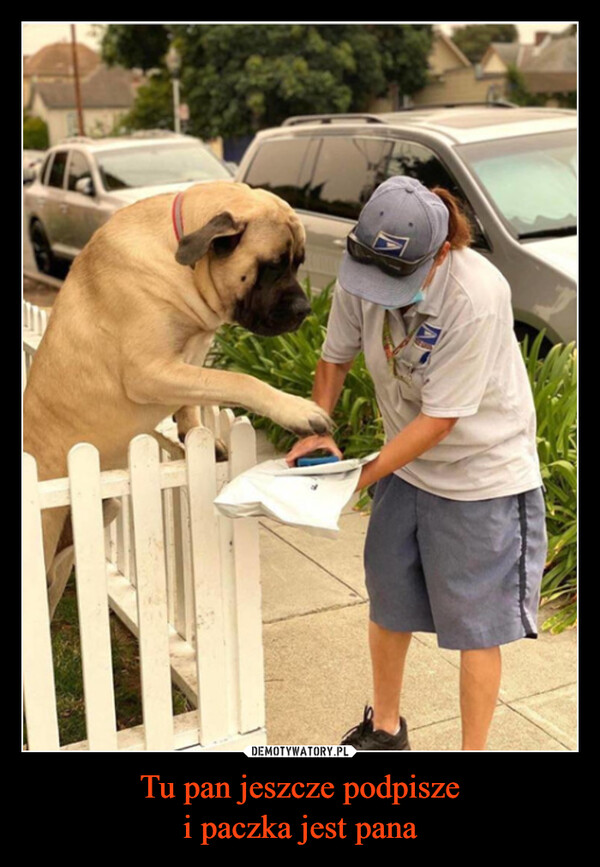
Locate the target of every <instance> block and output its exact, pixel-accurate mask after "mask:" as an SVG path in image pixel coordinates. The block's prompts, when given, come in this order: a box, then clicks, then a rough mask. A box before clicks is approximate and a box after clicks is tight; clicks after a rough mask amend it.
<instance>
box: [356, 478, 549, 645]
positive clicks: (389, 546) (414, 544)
mask: <svg viewBox="0 0 600 867" xmlns="http://www.w3.org/2000/svg"><path fill="white" fill-rule="evenodd" d="M546 552H547V538H546V521H545V508H544V497H543V492H542V489H541V488H536V489H535V490H532V491H527V492H526V493H523V494H514V495H512V496H509V497H496V498H494V499H490V500H474V501H473V500H472V501H468V502H467V501H464V500H449V499H446V498H445V497H438V496H435V495H434V494H429V493H427V492H426V491H422V490H420V489H419V488H416V487H414V486H413V485H409V484H408V483H407V482H405V481H404V480H403V479H401V478H399V476H397V475H395V474H391V475H389V476H386V477H385V478H384V479H381V480H380V481H379V482H378V483H377V488H376V491H375V498H374V500H373V509H372V512H371V518H370V521H369V529H368V532H367V538H366V542H365V554H364V557H365V572H366V582H367V590H368V592H369V600H370V605H371V608H370V617H371V620H373V621H374V622H375V623H377V624H378V625H379V626H382V627H383V628H384V629H389V630H392V631H394V632H435V633H437V638H438V645H439V646H440V647H445V648H448V649H452V650H472V649H476V648H480V647H496V646H497V645H500V644H506V643H508V642H509V641H515V640H516V639H518V638H537V611H538V603H539V596H540V583H541V580H542V574H543V571H544V563H545V560H546Z"/></svg>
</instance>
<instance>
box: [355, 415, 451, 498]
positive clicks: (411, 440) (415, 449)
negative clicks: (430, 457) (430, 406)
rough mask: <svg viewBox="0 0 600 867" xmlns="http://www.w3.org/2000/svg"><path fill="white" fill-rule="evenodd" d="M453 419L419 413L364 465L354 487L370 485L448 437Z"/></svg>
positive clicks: (358, 488) (359, 487)
mask: <svg viewBox="0 0 600 867" xmlns="http://www.w3.org/2000/svg"><path fill="white" fill-rule="evenodd" d="M457 421H458V419H457V418H433V417H431V416H428V415H425V414H424V413H420V414H419V415H418V416H417V417H416V418H415V419H413V421H411V422H410V424H407V425H406V427H405V428H404V429H403V430H401V431H400V433H399V434H396V436H395V437H394V438H393V439H391V440H390V441H389V442H388V443H386V444H385V445H384V446H383V448H382V449H381V451H380V452H379V454H378V456H377V457H376V458H375V459H374V460H372V461H369V463H368V464H365V465H364V467H363V468H362V470H361V474H360V477H359V479H358V484H357V485H356V490H360V489H361V488H366V487H368V486H369V485H372V484H373V483H374V482H377V481H379V479H382V478H383V477H384V476H387V475H389V474H390V473H393V472H394V471H395V470H398V469H400V467H403V466H404V465H405V464H408V463H410V462H411V461H414V459H415V458H418V457H419V455H422V454H423V452H426V451H428V450H429V449H431V448H433V446H436V445H437V444H438V443H440V442H441V441H442V440H443V439H445V437H447V436H448V434H449V433H450V431H451V430H452V428H453V427H454V425H455V424H456V422H457Z"/></svg>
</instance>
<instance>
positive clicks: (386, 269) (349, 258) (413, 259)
mask: <svg viewBox="0 0 600 867" xmlns="http://www.w3.org/2000/svg"><path fill="white" fill-rule="evenodd" d="M448 216H449V215H448V209H447V207H446V205H445V204H444V202H443V201H442V199H440V197H439V196H437V195H436V194H435V193H432V192H431V191H430V190H428V189H427V187H425V186H423V184H422V183H421V182H420V181H418V180H416V179H415V178H409V177H406V176H405V175H398V176H396V177H393V178H388V180H387V181H384V182H383V183H382V184H380V185H379V186H378V187H377V189H376V190H375V192H374V193H373V194H372V196H371V198H370V199H369V201H368V202H367V204H366V205H365V206H364V208H363V209H362V211H361V212H360V216H359V218H358V223H357V225H356V227H355V228H354V230H353V232H351V233H350V235H349V236H348V242H347V244H348V247H347V249H346V251H345V252H344V254H343V256H342V262H341V266H340V270H339V274H338V279H339V282H340V284H341V286H342V288H344V289H345V290H346V291H347V292H349V293H350V294H351V295H357V296H358V297H359V298H363V299H364V300H365V301H372V302H374V303H375V304H382V305H384V306H385V307H403V306H405V305H407V304H410V303H411V301H412V300H413V298H414V297H415V295H416V294H417V292H418V291H419V289H420V288H421V286H422V285H423V283H424V282H425V278H426V277H427V275H428V274H429V271H430V270H431V266H432V265H433V259H434V257H435V254H436V253H437V252H438V250H439V249H440V247H441V246H442V244H443V243H444V241H445V240H446V238H447V237H448ZM408 272H410V273H408Z"/></svg>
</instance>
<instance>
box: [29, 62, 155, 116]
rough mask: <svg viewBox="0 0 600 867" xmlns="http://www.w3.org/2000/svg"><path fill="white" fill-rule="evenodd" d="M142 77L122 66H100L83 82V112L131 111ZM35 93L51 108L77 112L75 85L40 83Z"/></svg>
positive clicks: (37, 83) (35, 87) (51, 82)
mask: <svg viewBox="0 0 600 867" xmlns="http://www.w3.org/2000/svg"><path fill="white" fill-rule="evenodd" d="M134 82H135V83H137V82H138V77H137V76H136V75H135V74H134V73H133V72H131V71H130V70H129V69H123V67H120V66H112V67H108V66H99V67H98V68H97V69H96V70H95V71H94V72H92V74H91V75H90V76H89V77H88V78H87V79H86V80H85V81H82V82H81V101H82V104H83V108H84V109H86V108H131V106H132V105H133V101H134V98H135V88H134ZM34 89H35V92H36V93H38V94H39V95H40V97H41V98H42V99H43V101H44V102H45V104H46V106H47V107H48V108H75V88H74V87H73V82H72V81H69V82H62V81H49V82H36V83H35V85H34Z"/></svg>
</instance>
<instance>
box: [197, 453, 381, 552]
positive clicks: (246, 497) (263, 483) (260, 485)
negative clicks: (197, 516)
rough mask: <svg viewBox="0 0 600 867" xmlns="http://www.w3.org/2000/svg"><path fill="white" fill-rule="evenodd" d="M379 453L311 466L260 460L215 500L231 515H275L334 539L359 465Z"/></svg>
mask: <svg viewBox="0 0 600 867" xmlns="http://www.w3.org/2000/svg"><path fill="white" fill-rule="evenodd" d="M377 454H378V453H374V454H372V455H368V456H367V457H366V458H349V459H348V460H343V461H334V462H332V463H328V464H317V465H316V466H313V467H288V465H287V463H286V461H285V460H284V459H283V458H281V459H279V460H271V461H264V462H263V463H262V464H257V465H256V466H254V467H251V468H250V469H249V470H246V471H245V472H244V473H240V475H239V476H236V477H235V479H232V481H231V482H229V483H228V484H227V485H225V486H224V487H223V489H222V490H221V492H220V493H219V495H218V496H217V498H216V499H215V501H214V504H215V506H216V507H217V509H218V510H219V511H220V512H221V513H222V514H224V515H227V517H229V518H250V517H268V518H274V519H275V520H276V521H280V522H281V523H283V524H290V525H291V526H292V527H303V528H304V529H306V530H309V531H311V532H313V533H315V534H317V535H320V536H329V537H332V538H333V537H335V536H337V534H338V532H339V527H338V520H339V517H340V513H341V511H342V509H343V508H344V506H345V505H346V503H347V502H348V500H349V499H350V497H351V496H352V494H353V493H354V490H355V488H356V484H357V482H358V477H359V476H360V469H361V467H362V465H363V464H366V463H367V462H368V461H372V460H373V458H376V457H377Z"/></svg>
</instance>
